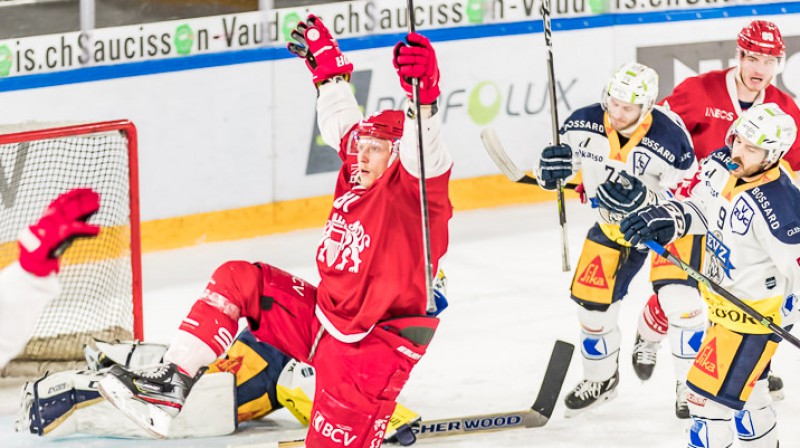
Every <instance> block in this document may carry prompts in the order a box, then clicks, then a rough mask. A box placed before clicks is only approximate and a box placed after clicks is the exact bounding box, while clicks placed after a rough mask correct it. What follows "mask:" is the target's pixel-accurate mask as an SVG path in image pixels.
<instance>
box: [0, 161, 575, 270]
mask: <svg viewBox="0 0 800 448" xmlns="http://www.w3.org/2000/svg"><path fill="white" fill-rule="evenodd" d="M566 194H567V197H570V198H576V197H578V196H577V195H576V194H575V193H573V192H572V191H567V192H566ZM555 197H556V194H555V192H548V191H544V190H542V189H541V188H539V187H536V186H533V185H524V184H518V183H514V182H511V181H509V180H508V179H507V178H506V177H505V176H502V175H496V176H484V177H475V178H469V179H457V180H453V181H451V182H450V198H451V201H452V203H453V208H454V209H455V210H456V211H463V210H473V209H479V208H486V207H497V206H502V205H513V204H528V203H535V202H545V201H554V200H555ZM332 202H333V196H330V195H326V196H317V197H312V198H304V199H297V200H291V201H283V202H275V203H270V204H263V205H255V206H250V207H242V208H237V209H230V210H222V211H215V212H207V213H197V214H193V215H185V216H178V217H175V218H166V219H156V220H152V221H145V222H143V223H142V226H141V239H142V252H152V251H157V250H167V249H177V248H181V247H187V246H193V245H196V244H200V243H206V242H215V241H230V240H239V239H245V238H253V237H258V236H265V235H272V234H276V233H283V232H289V231H293V230H300V229H309V228H320V229H321V228H322V226H324V224H325V220H326V219H327V218H328V213H330V209H331V203H332ZM553 213H554V214H555V213H556V210H555V208H554V209H553ZM127 231H128V228H127V227H115V228H111V230H109V229H108V228H103V229H102V231H101V233H100V237H99V238H101V239H103V240H106V239H107V240H108V241H107V242H105V241H103V242H102V243H103V244H108V246H107V247H112V248H117V249H114V250H112V251H111V254H110V255H108V254H106V255H105V257H106V258H112V257H119V256H122V255H128V254H127V253H126V252H123V248H122V246H121V245H117V244H115V242H116V241H119V240H120V238H123V237H124V238H125V240H127V238H128V237H127V234H125V235H124V236H123V234H122V232H127ZM123 241H124V240H123ZM85 244H88V240H78V241H76V242H75V244H74V245H73V247H71V248H70V249H69V250H67V252H66V253H65V254H64V256H65V259H64V262H63V263H66V264H73V263H85V262H87V261H96V260H98V259H100V256H101V255H102V254H101V253H100V252H99V251H97V250H88V251H87V250H85V248H81V246H83V245H85ZM7 250H8V251H12V252H9V253H10V254H11V255H10V256H5V255H4V256H3V257H2V259H0V269H1V268H3V267H5V266H7V265H8V264H10V263H11V260H15V259H16V258H17V256H18V254H19V253H18V249H17V244H16V242H7V243H0V253H2V254H6V251H7ZM93 252H94V255H92V253H93ZM78 253H84V254H88V255H84V256H80V257H76V256H75V255H70V254H78ZM63 263H62V265H63Z"/></svg>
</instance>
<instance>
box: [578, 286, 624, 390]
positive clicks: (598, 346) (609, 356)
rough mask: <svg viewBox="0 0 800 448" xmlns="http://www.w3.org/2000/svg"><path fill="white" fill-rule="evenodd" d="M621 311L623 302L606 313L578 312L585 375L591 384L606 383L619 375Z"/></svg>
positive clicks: (611, 306)
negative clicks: (596, 382) (593, 382)
mask: <svg viewBox="0 0 800 448" xmlns="http://www.w3.org/2000/svg"><path fill="white" fill-rule="evenodd" d="M619 308H620V304H619V302H615V303H613V304H611V305H610V306H609V307H608V309H607V310H606V311H589V310H587V309H585V308H583V307H580V308H579V309H578V321H579V322H580V324H581V335H580V338H581V355H582V360H583V374H584V378H585V379H587V380H591V381H605V380H607V379H609V378H611V377H612V376H613V375H614V373H615V372H616V371H617V367H618V365H617V358H618V356H619V347H620V339H621V338H622V335H621V332H620V329H619V326H618V325H617V321H618V318H619Z"/></svg>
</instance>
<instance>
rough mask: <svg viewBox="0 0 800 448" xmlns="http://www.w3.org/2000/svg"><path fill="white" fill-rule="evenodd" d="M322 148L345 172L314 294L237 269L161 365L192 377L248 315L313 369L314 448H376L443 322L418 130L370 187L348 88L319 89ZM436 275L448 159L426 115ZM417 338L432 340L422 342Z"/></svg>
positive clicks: (231, 267)
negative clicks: (426, 225)
mask: <svg viewBox="0 0 800 448" xmlns="http://www.w3.org/2000/svg"><path fill="white" fill-rule="evenodd" d="M317 117H318V122H319V123H318V124H319V128H320V130H321V133H322V137H323V139H324V140H325V141H326V142H327V143H328V144H329V145H331V146H333V145H336V146H338V147H339V154H340V155H341V156H342V159H343V162H344V163H343V165H342V168H341V170H340V172H339V177H338V179H337V184H336V190H335V195H334V201H333V206H332V209H331V212H330V214H329V217H328V222H327V224H326V225H325V230H324V232H323V237H322V239H321V241H320V244H319V247H318V248H317V251H316V261H317V266H318V268H319V273H320V277H321V281H320V284H319V286H318V287H314V286H312V285H310V284H309V283H308V282H306V281H304V280H302V279H300V278H298V277H295V276H293V275H291V274H290V273H288V272H285V271H283V270H280V269H278V268H276V267H274V266H270V265H268V264H266V263H256V264H253V263H249V262H245V261H231V262H227V263H225V264H223V265H222V266H220V267H219V268H218V269H217V270H216V271H215V272H214V274H213V276H212V278H211V281H210V282H209V284H208V287H207V289H206V291H205V292H204V294H203V295H202V296H201V298H200V300H198V301H197V302H196V303H195V305H194V307H193V308H192V310H191V311H190V313H189V315H188V316H187V317H186V318H185V319H184V320H183V322H182V324H181V326H180V330H181V331H179V332H178V334H177V335H176V337H175V339H174V340H173V342H172V344H171V346H170V349H169V351H168V352H167V353H166V354H165V356H164V360H165V361H168V362H173V363H175V364H177V365H178V366H179V367H181V368H182V369H184V370H186V371H187V372H190V373H192V372H193V371H195V370H196V369H197V368H199V367H200V366H202V365H205V364H208V363H210V362H211V361H213V360H214V358H215V357H216V356H219V355H220V354H222V353H223V352H224V351H225V350H226V349H227V347H228V345H230V344H231V342H232V341H233V336H234V335H235V333H236V330H237V326H238V320H239V318H242V317H243V318H246V319H247V321H248V323H249V325H250V329H251V330H252V332H253V334H254V335H255V336H256V337H257V338H258V339H259V340H261V341H263V342H266V343H268V344H271V345H272V346H274V347H276V348H277V349H278V350H281V351H282V352H284V353H286V354H288V355H289V356H292V357H293V358H296V359H298V360H300V361H303V362H307V363H309V364H312V365H313V366H314V367H315V368H316V378H317V382H316V390H315V399H314V407H313V409H312V411H311V424H310V427H309V432H308V435H307V438H306V446H313V447H319V448H322V447H325V448H327V447H348V448H377V447H379V446H380V445H381V443H382V441H383V437H384V435H385V430H386V425H387V423H388V420H389V417H390V416H391V414H392V412H393V411H394V407H395V399H396V398H397V395H398V394H399V393H400V390H401V389H402V387H403V386H404V385H405V383H406V381H407V380H408V377H409V374H410V372H411V370H412V368H413V367H414V365H416V363H417V362H418V361H419V360H420V359H421V358H422V356H423V355H424V354H425V351H426V349H427V345H428V341H429V340H430V338H429V336H432V334H433V332H434V331H435V329H436V326H437V325H438V319H436V318H430V317H426V316H425V308H426V303H427V301H426V291H427V288H426V287H425V270H424V258H425V257H424V252H423V251H424V246H423V242H422V226H421V219H420V215H421V212H420V206H419V186H418V185H419V178H418V176H419V174H418V168H417V154H416V151H417V145H416V138H417V137H416V126H415V123H414V121H413V120H411V119H410V118H405V123H404V127H403V137H402V138H401V140H400V142H399V145H398V146H399V151H398V154H397V155H395V156H393V157H392V161H391V162H390V165H389V167H388V169H387V170H386V171H385V172H384V173H383V175H382V176H381V177H379V178H378V179H377V180H376V181H375V182H374V183H373V184H372V185H371V186H370V188H363V187H361V186H359V185H358V184H357V183H354V182H351V181H352V180H354V179H355V177H356V176H357V175H358V167H357V164H355V161H356V159H355V154H353V155H350V154H348V151H347V148H348V147H349V142H350V136H351V133H352V132H353V130H354V129H355V127H356V126H357V125H358V123H359V122H361V120H362V119H363V117H362V114H361V111H360V109H359V106H358V104H357V103H356V100H355V97H354V96H353V93H352V90H351V88H350V85H349V84H348V83H346V82H332V83H328V84H324V85H321V86H320V88H319V96H318V98H317ZM422 123H423V144H424V146H423V147H424V149H425V163H426V167H425V169H426V171H425V172H426V176H427V177H428V180H427V191H428V205H429V215H430V236H431V255H432V261H433V263H434V270H436V269H437V265H438V261H439V259H440V258H441V256H442V255H443V254H444V252H445V250H446V249H447V244H448V229H447V223H448V220H449V219H450V217H451V216H452V207H451V205H450V200H449V199H448V181H449V177H450V169H451V166H452V160H451V158H450V155H449V153H448V152H447V149H446V148H445V146H444V144H443V143H442V141H441V137H440V132H439V129H440V126H441V120H440V117H439V116H438V115H434V116H433V117H427V118H426V117H423V121H422ZM420 334H424V335H427V336H428V337H423V338H416V339H415V335H416V336H418V335H420Z"/></svg>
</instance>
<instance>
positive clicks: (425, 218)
mask: <svg viewBox="0 0 800 448" xmlns="http://www.w3.org/2000/svg"><path fill="white" fill-rule="evenodd" d="M407 5H408V6H407V7H408V33H409V34H411V33H413V32H415V30H416V23H415V20H416V19H415V18H414V0H408V3H407ZM411 85H412V86H413V91H412V93H413V94H412V98H411V102H412V103H414V107H415V108H416V110H415V114H414V115H415V116H416V117H415V118H416V120H415V121H416V123H417V154H418V155H419V206H420V212H421V214H422V241H423V244H424V251H425V288H426V299H427V304H428V307H427V311H428V313H435V312H436V299H435V298H434V296H433V261H432V259H431V258H432V257H431V226H430V216H429V213H428V187H427V185H426V184H425V151H424V149H423V143H422V104H420V102H419V78H411Z"/></svg>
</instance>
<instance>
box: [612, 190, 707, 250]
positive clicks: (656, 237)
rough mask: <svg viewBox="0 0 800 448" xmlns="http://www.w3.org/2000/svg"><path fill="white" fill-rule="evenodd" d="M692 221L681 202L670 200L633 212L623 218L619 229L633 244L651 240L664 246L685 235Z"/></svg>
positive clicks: (636, 244)
mask: <svg viewBox="0 0 800 448" xmlns="http://www.w3.org/2000/svg"><path fill="white" fill-rule="evenodd" d="M690 222H691V221H690V217H689V216H687V215H686V214H685V213H684V212H683V206H682V205H681V204H680V203H678V202H675V201H668V202H665V203H663V204H659V205H651V206H648V207H645V208H643V209H642V210H639V211H638V212H636V213H633V214H631V215H630V216H628V217H627V218H625V219H623V220H622V222H621V223H620V226H619V230H620V231H621V232H622V233H623V235H624V236H625V240H626V241H628V242H629V243H631V245H633V246H638V245H639V244H640V243H642V242H643V241H651V240H652V241H655V242H657V243H659V244H661V245H662V246H663V245H666V244H669V243H671V242H672V241H674V240H676V239H678V238H680V237H682V236H684V235H685V234H686V229H687V228H688V223H690Z"/></svg>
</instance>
